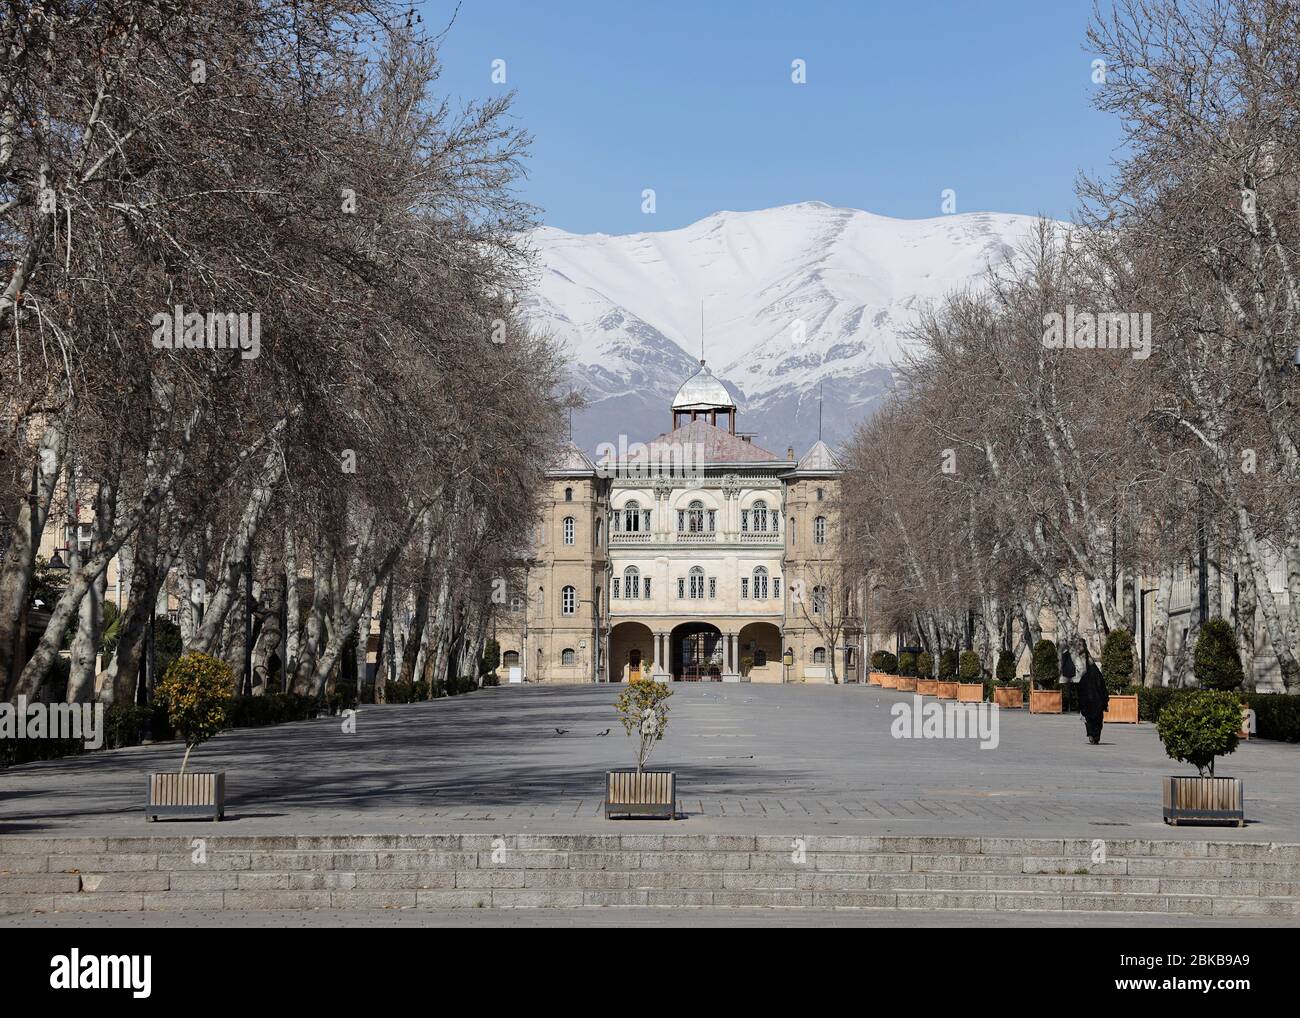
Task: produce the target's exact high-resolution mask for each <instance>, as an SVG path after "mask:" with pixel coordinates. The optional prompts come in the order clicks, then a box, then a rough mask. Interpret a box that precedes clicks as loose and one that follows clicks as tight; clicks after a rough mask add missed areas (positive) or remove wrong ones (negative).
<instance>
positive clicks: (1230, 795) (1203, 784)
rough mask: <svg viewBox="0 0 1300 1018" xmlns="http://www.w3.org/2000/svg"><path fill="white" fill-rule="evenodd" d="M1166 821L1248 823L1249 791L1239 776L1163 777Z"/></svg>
mask: <svg viewBox="0 0 1300 1018" xmlns="http://www.w3.org/2000/svg"><path fill="white" fill-rule="evenodd" d="M1161 785H1162V792H1163V798H1164V812H1165V823H1167V824H1172V825H1174V826H1175V827H1176V826H1178V825H1179V824H1225V823H1226V824H1236V826H1238V827H1245V826H1246V794H1245V792H1246V790H1245V788H1244V787H1243V786H1242V782H1241V779H1240V778H1219V777H1214V778H1202V777H1199V776H1198V777H1194V778H1185V777H1168V776H1166V777H1164V778H1162V779H1161Z"/></svg>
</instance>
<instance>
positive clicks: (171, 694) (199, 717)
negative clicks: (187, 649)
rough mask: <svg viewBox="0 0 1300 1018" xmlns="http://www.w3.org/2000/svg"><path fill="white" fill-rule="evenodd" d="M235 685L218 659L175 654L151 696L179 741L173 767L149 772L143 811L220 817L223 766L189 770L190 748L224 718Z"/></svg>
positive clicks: (219, 727)
mask: <svg viewBox="0 0 1300 1018" xmlns="http://www.w3.org/2000/svg"><path fill="white" fill-rule="evenodd" d="M234 688H235V675H234V673H233V672H232V671H231V670H230V666H229V665H228V664H226V663H225V662H224V661H221V660H219V659H218V658H215V657H210V656H209V655H207V654H186V655H184V656H182V657H178V658H176V660H174V661H173V662H172V663H171V664H170V665H169V666H168V667H167V674H166V675H164V676H163V680H162V682H161V683H159V684H158V688H157V690H156V691H155V698H156V699H157V701H158V702H159V703H160V704H162V705H163V706H164V707H165V709H166V711H167V721H168V723H169V724H170V725H171V726H172V728H173V729H174V730H175V732H176V734H177V735H178V736H180V738H181V739H183V740H184V741H185V756H184V758H183V759H182V760H181V769H180V771H178V772H164V773H159V774H150V775H149V796H148V799H147V800H146V803H145V816H146V818H147V819H149V820H157V819H158V817H169V816H170V817H200V818H203V819H208V820H220V819H221V818H222V816H224V815H225V810H226V775H225V772H224V771H217V772H212V771H206V772H205V771H189V772H186V770H185V767H186V765H187V764H188V763H189V762H190V753H191V752H192V751H193V750H194V747H195V746H197V745H199V744H200V743H203V742H207V741H208V740H209V739H210V738H212V737H213V736H214V735H216V734H217V733H218V732H220V731H221V730H222V729H223V728H224V727H225V724H226V709H227V704H228V703H229V701H230V697H231V695H232V693H233V692H234Z"/></svg>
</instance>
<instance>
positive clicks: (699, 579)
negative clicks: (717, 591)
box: [689, 566, 704, 600]
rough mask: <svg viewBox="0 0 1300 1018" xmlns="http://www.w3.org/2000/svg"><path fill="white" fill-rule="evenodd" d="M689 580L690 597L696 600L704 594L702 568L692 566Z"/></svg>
mask: <svg viewBox="0 0 1300 1018" xmlns="http://www.w3.org/2000/svg"><path fill="white" fill-rule="evenodd" d="M689 575H690V580H691V598H692V600H698V599H699V598H702V597H703V596H704V570H703V569H701V568H700V567H699V566H692V567H691V571H690V574H689Z"/></svg>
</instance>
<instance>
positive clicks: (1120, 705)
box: [1101, 696, 1138, 725]
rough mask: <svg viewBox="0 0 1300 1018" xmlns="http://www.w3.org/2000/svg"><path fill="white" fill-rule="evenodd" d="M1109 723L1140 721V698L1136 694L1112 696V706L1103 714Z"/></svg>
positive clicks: (1134, 723) (1129, 723) (1128, 723)
mask: <svg viewBox="0 0 1300 1018" xmlns="http://www.w3.org/2000/svg"><path fill="white" fill-rule="evenodd" d="M1101 719H1102V721H1104V722H1106V724H1108V725H1136V724H1137V723H1138V698H1137V697H1136V696H1112V697H1111V698H1110V706H1108V707H1107V708H1106V713H1105V714H1103V715H1102V716H1101Z"/></svg>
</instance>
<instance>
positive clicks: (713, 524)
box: [708, 509, 718, 534]
mask: <svg viewBox="0 0 1300 1018" xmlns="http://www.w3.org/2000/svg"><path fill="white" fill-rule="evenodd" d="M708 517H709V521H708V522H709V533H710V534H711V533H713V532H714V531H715V530H717V529H718V514H717V512H716V511H715V510H713V509H710V510H709V511H708Z"/></svg>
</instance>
